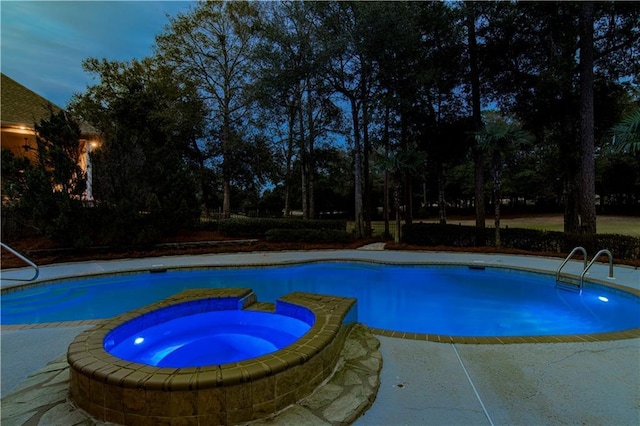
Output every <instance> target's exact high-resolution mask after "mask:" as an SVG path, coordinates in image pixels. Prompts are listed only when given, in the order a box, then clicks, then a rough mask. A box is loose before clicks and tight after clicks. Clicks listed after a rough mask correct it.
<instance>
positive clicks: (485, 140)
mask: <svg viewBox="0 0 640 426" xmlns="http://www.w3.org/2000/svg"><path fill="white" fill-rule="evenodd" d="M484 121H485V125H484V127H483V128H482V129H481V130H480V131H479V132H477V133H476V135H475V137H476V142H477V143H478V146H479V147H480V149H482V150H483V151H484V152H485V153H486V154H487V156H488V157H489V158H491V177H492V178H493V199H494V203H493V204H494V214H495V219H494V223H495V236H496V247H500V245H501V243H500V200H501V199H502V170H503V168H504V162H505V158H506V157H507V156H509V155H510V154H511V153H512V152H513V151H514V150H515V149H516V148H518V147H519V146H521V145H523V144H525V143H528V142H530V141H531V140H532V135H531V134H530V133H529V132H527V131H525V130H522V127H521V125H520V123H518V122H514V121H510V120H506V119H505V118H503V117H500V116H498V115H495V114H491V115H489V116H488V117H486V119H485V120H484Z"/></svg>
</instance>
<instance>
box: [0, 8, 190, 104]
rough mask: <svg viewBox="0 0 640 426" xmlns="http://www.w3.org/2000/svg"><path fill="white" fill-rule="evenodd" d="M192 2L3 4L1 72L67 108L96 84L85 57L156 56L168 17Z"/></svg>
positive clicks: (0, 39) (128, 58)
mask: <svg viewBox="0 0 640 426" xmlns="http://www.w3.org/2000/svg"><path fill="white" fill-rule="evenodd" d="M192 6H193V2H191V1H155V0H151V1H6V0H2V1H1V2H0V15H1V24H2V26H1V30H0V31H1V34H0V49H1V52H0V53H1V57H0V68H1V69H2V73H4V74H6V75H8V76H9V77H11V78H13V79H14V80H16V81H17V82H18V83H20V84H22V85H24V86H26V87H27V88H29V89H31V90H33V91H34V92H36V93H38V94H39V95H41V96H43V97H45V98H46V99H48V100H49V101H51V102H53V103H54V104H56V105H58V106H61V107H65V106H66V105H67V104H68V102H69V101H70V100H71V96H72V95H73V94H74V93H83V92H84V91H85V89H86V87H87V86H88V85H90V84H93V83H95V80H94V77H93V76H92V75H91V74H89V73H87V72H85V71H84V70H83V69H82V61H83V60H84V59H86V58H90V57H95V58H100V59H101V58H106V59H108V60H118V61H128V60H131V59H133V58H138V59H141V58H143V57H146V56H149V55H151V54H152V51H153V50H152V48H153V44H154V41H155V39H154V37H155V36H156V35H157V34H160V33H161V32H162V31H163V30H164V28H165V26H166V25H167V24H168V23H169V18H168V17H167V16H166V15H167V14H168V15H169V16H175V15H176V14H177V13H178V12H187V11H188V10H189V9H190V7H192Z"/></svg>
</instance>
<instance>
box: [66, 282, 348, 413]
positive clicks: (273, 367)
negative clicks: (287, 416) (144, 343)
mask: <svg viewBox="0 0 640 426" xmlns="http://www.w3.org/2000/svg"><path fill="white" fill-rule="evenodd" d="M252 294H253V293H252V292H251V291H250V290H248V289H198V290H187V291H184V292H182V293H179V294H178V295H175V296H172V297H170V298H168V299H165V300H163V301H160V302H157V303H154V304H151V305H148V306H146V307H144V308H140V309H137V310H134V311H131V312H128V313H124V314H122V315H119V316H117V317H115V318H113V319H109V320H104V321H102V322H100V323H99V324H97V325H96V326H95V327H93V328H92V329H90V330H87V331H84V332H82V333H81V334H80V335H78V336H77V337H76V339H75V340H74V341H73V342H72V343H71V345H70V346H69V349H68V351H67V361H68V363H69V366H70V396H71V399H72V400H73V401H74V402H75V404H76V405H77V406H78V407H80V408H82V409H83V410H85V411H86V412H87V413H89V414H91V415H92V416H94V417H95V418H97V419H99V420H103V421H107V422H114V423H120V424H137V423H139V422H141V421H143V422H144V421H147V420H153V421H165V422H166V421H169V422H170V421H171V420H172V419H178V418H190V420H192V421H197V422H200V423H202V422H204V423H205V424H235V423H238V422H247V421H253V420H259V419H263V418H266V417H269V416H271V415H273V414H274V413H276V412H278V411H280V410H282V409H284V408H285V407H287V406H289V405H291V404H293V403H295V402H296V401H299V400H300V399H302V398H304V397H306V396H307V395H309V394H311V393H312V392H313V391H314V390H315V389H316V387H318V386H319V385H320V384H321V383H322V382H323V381H324V380H325V379H326V378H327V377H329V376H330V375H331V374H332V372H333V370H334V368H335V366H336V363H337V361H338V355H339V353H340V351H341V349H342V346H343V344H344V341H345V338H346V336H347V334H348V332H349V330H350V328H351V326H352V325H353V324H355V320H356V319H357V318H354V315H355V310H354V309H353V308H354V307H355V305H356V301H355V299H349V298H342V297H333V296H324V295H317V294H313V293H301V292H295V293H291V294H289V295H287V296H284V297H282V298H280V299H278V302H281V303H282V304H283V306H284V310H287V311H288V313H289V314H290V315H291V316H296V315H299V316H300V315H301V316H304V315H308V313H309V312H311V313H312V314H313V315H314V316H315V321H314V324H313V326H312V327H311V329H310V330H309V331H308V332H307V333H306V334H305V335H303V336H302V337H301V338H300V339H299V340H297V341H296V342H295V343H293V344H291V345H289V346H287V347H285V348H283V349H281V350H279V351H276V352H273V353H271V354H267V355H262V356H260V357H256V358H252V359H248V360H244V361H239V362H234V363H228V364H222V365H212V366H205V367H189V368H161V367H152V366H148V365H144V364H139V363H135V362H129V361H125V360H122V359H119V358H116V357H114V356H113V355H111V354H110V353H108V352H107V351H106V350H105V349H104V338H105V336H106V335H107V334H108V333H110V332H111V331H112V330H113V329H115V328H116V327H118V326H120V325H122V324H124V323H126V322H128V321H131V320H133V319H136V318H140V317H142V316H144V315H145V314H148V313H151V312H154V311H157V310H158V309H162V308H166V307H170V306H174V305H179V304H183V303H189V302H190V301H198V300H203V299H205V300H206V299H212V298H235V300H236V302H237V303H238V304H241V303H242V304H243V306H241V308H244V309H252V308H253V309H256V310H270V308H271V307H272V306H273V305H271V304H264V303H258V302H256V301H255V295H254V296H253V299H252V297H251V295H252ZM243 302H246V303H243ZM278 302H277V303H278Z"/></svg>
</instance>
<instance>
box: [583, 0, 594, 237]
mask: <svg viewBox="0 0 640 426" xmlns="http://www.w3.org/2000/svg"><path fill="white" fill-rule="evenodd" d="M580 89H581V95H580V145H581V148H582V150H581V154H582V157H581V167H580V187H579V194H580V195H579V197H580V199H579V206H580V207H579V208H580V216H581V219H582V226H581V228H582V231H584V232H587V233H589V234H592V235H593V234H595V233H596V202H595V194H596V189H595V188H596V187H595V159H594V150H595V142H594V129H593V126H594V124H593V120H594V117H593V2H590V1H585V2H583V3H581V6H580Z"/></svg>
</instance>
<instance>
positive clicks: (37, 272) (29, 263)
mask: <svg viewBox="0 0 640 426" xmlns="http://www.w3.org/2000/svg"><path fill="white" fill-rule="evenodd" d="M0 246H2V248H4V249H6V250H7V251H9V252H10V253H11V254H13V255H14V256H16V257H17V258H19V259H20V260H22V261H24V262H26V263H27V264H28V265H29V266H31V267H33V268H34V269H35V270H36V274H35V275H34V276H33V277H32V278H29V279H24V278H4V277H2V279H3V280H8V281H33V280H35V279H36V278H38V275H40V268H38V265H36V264H35V263H33V262H32V261H31V260H29V259H27V258H26V257H24V256H23V255H21V254H20V253H18V252H17V251H15V250H14V249H12V248H11V247H9V246H8V245H6V244H5V243H3V242H0Z"/></svg>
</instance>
